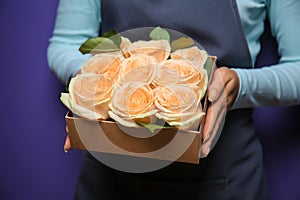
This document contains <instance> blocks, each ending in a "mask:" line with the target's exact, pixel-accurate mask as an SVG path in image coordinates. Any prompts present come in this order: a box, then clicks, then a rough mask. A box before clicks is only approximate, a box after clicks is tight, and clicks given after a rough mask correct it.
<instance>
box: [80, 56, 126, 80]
mask: <svg viewBox="0 0 300 200" xmlns="http://www.w3.org/2000/svg"><path fill="white" fill-rule="evenodd" d="M123 59H124V58H123V55H122V53H121V52H119V51H117V52H110V53H100V54H96V55H94V56H92V57H91V58H90V59H88V60H87V61H86V62H85V63H84V64H83V65H82V67H81V71H82V73H95V74H101V75H103V76H105V77H107V78H110V79H112V80H114V81H115V80H116V78H117V74H118V72H119V68H120V64H121V62H122V61H123Z"/></svg>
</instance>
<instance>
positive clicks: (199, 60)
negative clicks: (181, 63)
mask: <svg viewBox="0 0 300 200" xmlns="http://www.w3.org/2000/svg"><path fill="white" fill-rule="evenodd" d="M207 57H208V55H207V52H206V51H204V50H200V49H199V48H198V47H196V46H193V47H190V48H185V49H178V50H176V51H175V52H173V53H171V58H172V59H174V60H181V59H186V60H189V61H191V62H193V63H194V64H195V66H197V67H198V68H204V64H205V62H206V60H207Z"/></svg>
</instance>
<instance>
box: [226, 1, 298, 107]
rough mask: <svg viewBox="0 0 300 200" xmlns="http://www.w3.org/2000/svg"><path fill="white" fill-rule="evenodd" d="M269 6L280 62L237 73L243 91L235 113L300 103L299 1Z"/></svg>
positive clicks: (273, 2) (273, 3) (238, 99)
mask: <svg viewBox="0 0 300 200" xmlns="http://www.w3.org/2000/svg"><path fill="white" fill-rule="evenodd" d="M266 2H267V9H268V17H269V20H270V24H271V31H272V34H273V36H274V37H275V38H276V39H277V41H278V53H279V55H280V60H279V63H278V64H276V65H272V66H265V67H263V68H259V69H234V70H236V71H237V73H238V75H239V77H240V91H239V94H238V96H237V99H236V101H235V103H234V105H233V107H232V109H236V108H246V107H262V106H284V105H295V104H299V103H300V48H299V47H300V39H299V35H300V26H299V22H300V12H299V10H300V1H299V0H285V1H281V0H267V1H266Z"/></svg>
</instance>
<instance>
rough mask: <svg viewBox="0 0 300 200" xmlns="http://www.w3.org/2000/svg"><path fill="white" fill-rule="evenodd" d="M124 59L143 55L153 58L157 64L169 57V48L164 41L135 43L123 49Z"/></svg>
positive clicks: (167, 43)
mask: <svg viewBox="0 0 300 200" xmlns="http://www.w3.org/2000/svg"><path fill="white" fill-rule="evenodd" d="M123 52H124V54H125V55H126V57H130V56H132V55H134V54H145V55H148V56H153V57H154V58H155V59H156V60H157V62H162V61H164V60H167V59H168V57H169V56H170V52H171V47H170V44H169V42H168V41H166V40H150V41H142V40H141V41H137V42H133V43H131V44H130V45H128V46H126V47H125V48H123Z"/></svg>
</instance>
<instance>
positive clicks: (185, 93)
mask: <svg viewBox="0 0 300 200" xmlns="http://www.w3.org/2000/svg"><path fill="white" fill-rule="evenodd" d="M154 102H155V105H156V107H157V109H158V113H156V116H157V118H159V119H163V120H165V121H166V122H168V123H169V124H170V125H172V126H178V127H179V128H181V129H188V130H197V128H198V125H199V123H200V121H201V119H202V117H203V116H204V115H205V113H204V112H203V111H202V106H201V103H200V99H199V98H198V95H197V94H196V93H195V92H194V90H193V89H192V88H191V87H189V86H188V85H176V84H173V85H168V86H160V87H158V88H156V89H155V101H154Z"/></svg>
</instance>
